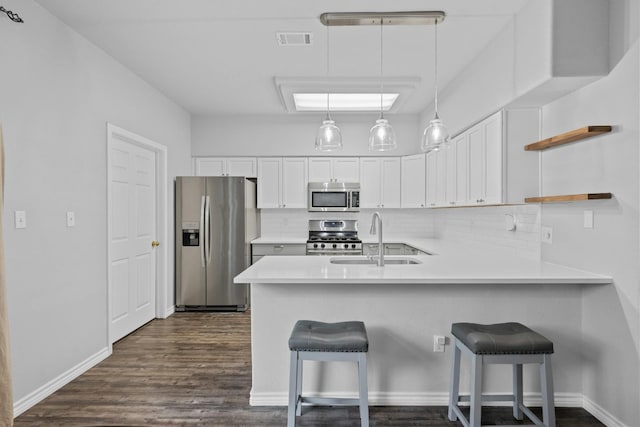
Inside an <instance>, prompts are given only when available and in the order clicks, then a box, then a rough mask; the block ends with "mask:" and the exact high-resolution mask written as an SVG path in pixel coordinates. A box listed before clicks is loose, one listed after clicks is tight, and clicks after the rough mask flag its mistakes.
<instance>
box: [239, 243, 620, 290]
mask: <svg viewBox="0 0 640 427" xmlns="http://www.w3.org/2000/svg"><path fill="white" fill-rule="evenodd" d="M371 237H375V236H371ZM384 241H385V243H405V244H407V245H410V246H413V247H415V248H417V249H420V250H422V251H424V252H427V253H430V254H433V255H430V256H425V255H423V256H414V255H410V256H406V257H408V258H413V259H416V260H419V261H420V264H415V265H385V266H384V267H378V266H377V265H345V264H332V263H331V262H330V259H331V258H333V257H331V256H266V257H264V258H262V259H261V260H259V261H258V262H256V263H255V264H254V265H252V266H251V267H249V268H248V269H246V270H245V271H243V272H242V273H240V274H239V275H238V276H236V278H235V279H234V282H235V283H300V284H302V283H307V284H309V283H316V284H317V283H327V284H329V283H353V284H363V283H371V284H374V283H377V284H390V283H397V284H455V283H457V284H608V283H613V279H612V278H611V277H609V276H603V275H600V274H595V273H590V272H588V271H583V270H578V269H575V268H571V267H565V266H562V265H557V264H552V263H548V262H540V261H537V260H533V259H527V258H521V257H519V256H515V255H513V254H510V253H508V252H506V251H496V250H488V248H478V247H470V246H469V245H462V244H460V243H455V242H447V241H443V240H440V239H426V238H414V237H405V236H389V237H386V236H385V239H384ZM304 242H306V238H291V237H288V238H287V237H284V238H283V237H272V238H270V237H266V238H264V237H261V238H258V239H256V240H254V241H253V242H252V243H262V244H287V243H304ZM363 242H364V243H377V240H376V239H375V238H374V239H371V238H367V239H363ZM385 258H397V257H394V256H387V257H385Z"/></svg>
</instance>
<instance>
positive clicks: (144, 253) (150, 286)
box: [109, 135, 157, 342]
mask: <svg viewBox="0 0 640 427" xmlns="http://www.w3.org/2000/svg"><path fill="white" fill-rule="evenodd" d="M109 172H110V174H109V180H110V182H109V184H110V186H109V187H110V192H109V202H110V203H109V221H110V241H109V245H110V247H109V258H110V259H109V279H110V283H109V290H110V292H109V322H110V331H111V334H110V336H111V342H115V341H117V340H119V339H120V338H122V337H124V336H125V335H128V334H129V333H131V332H133V331H134V330H136V329H137V328H139V327H140V326H142V325H144V324H145V323H147V322H148V321H150V320H151V319H153V318H154V317H155V305H156V254H155V246H152V243H153V242H154V241H155V240H156V230H157V228H156V218H157V204H156V153H155V152H154V151H152V150H148V149H146V148H143V147H140V146H138V145H136V144H134V143H133V142H130V141H127V140H126V139H124V138H122V139H121V138H118V136H117V135H113V137H112V138H110V144H109Z"/></svg>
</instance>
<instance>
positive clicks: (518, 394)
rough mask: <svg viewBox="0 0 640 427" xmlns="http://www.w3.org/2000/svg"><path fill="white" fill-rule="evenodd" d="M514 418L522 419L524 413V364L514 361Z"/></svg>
mask: <svg viewBox="0 0 640 427" xmlns="http://www.w3.org/2000/svg"><path fill="white" fill-rule="evenodd" d="M512 366H513V418H515V419H516V420H522V419H523V414H522V409H520V405H522V404H523V400H522V364H521V363H514V364H513V365H512Z"/></svg>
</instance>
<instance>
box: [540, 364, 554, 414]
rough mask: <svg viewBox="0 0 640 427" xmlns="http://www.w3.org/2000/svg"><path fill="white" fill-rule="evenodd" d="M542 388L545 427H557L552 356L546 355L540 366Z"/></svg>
mask: <svg viewBox="0 0 640 427" xmlns="http://www.w3.org/2000/svg"><path fill="white" fill-rule="evenodd" d="M540 386H541V388H542V420H543V421H544V424H545V426H547V427H555V426H556V411H555V404H554V401H553V376H552V373H551V355H549V354H545V355H544V357H543V361H542V364H541V365H540Z"/></svg>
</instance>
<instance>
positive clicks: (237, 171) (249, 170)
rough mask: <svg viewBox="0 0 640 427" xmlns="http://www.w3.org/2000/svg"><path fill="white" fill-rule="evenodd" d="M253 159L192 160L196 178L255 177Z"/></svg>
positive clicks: (208, 158)
mask: <svg viewBox="0 0 640 427" xmlns="http://www.w3.org/2000/svg"><path fill="white" fill-rule="evenodd" d="M256 164H257V162H256V158H255V157H197V158H195V159H194V173H195V175H196V176H246V177H247V178H255V177H257V176H258V175H257V167H256Z"/></svg>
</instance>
